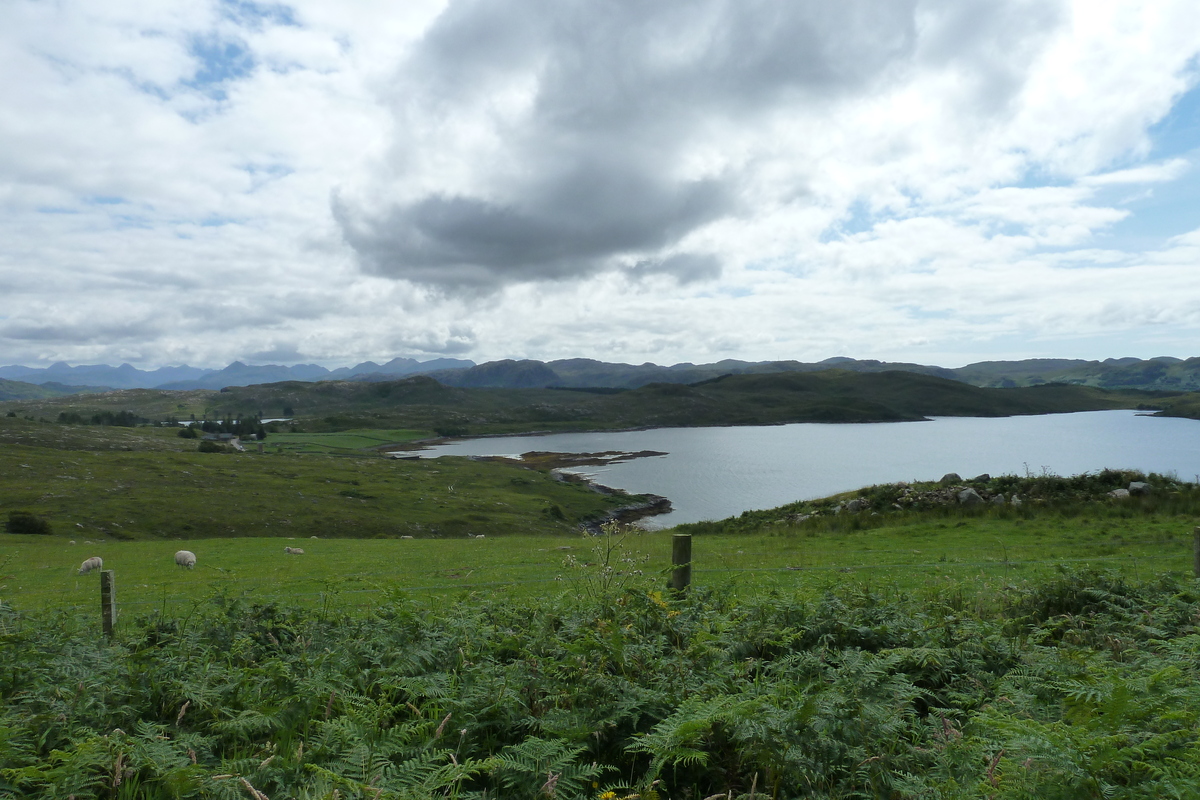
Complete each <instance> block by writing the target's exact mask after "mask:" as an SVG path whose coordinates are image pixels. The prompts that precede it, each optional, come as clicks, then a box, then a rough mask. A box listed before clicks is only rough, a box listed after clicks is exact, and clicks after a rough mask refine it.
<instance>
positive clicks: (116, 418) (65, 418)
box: [58, 411, 150, 428]
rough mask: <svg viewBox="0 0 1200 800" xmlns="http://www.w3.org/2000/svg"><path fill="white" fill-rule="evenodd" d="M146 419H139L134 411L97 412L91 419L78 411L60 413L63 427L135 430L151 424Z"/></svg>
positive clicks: (59, 420) (59, 417)
mask: <svg viewBox="0 0 1200 800" xmlns="http://www.w3.org/2000/svg"><path fill="white" fill-rule="evenodd" d="M149 421H150V420H148V419H146V418H145V417H139V416H138V415H137V414H135V413H133V412H132V411H118V412H116V413H113V412H112V411H97V412H96V413H95V414H92V415H91V416H90V417H85V416H84V415H83V414H80V413H79V412H78V411H60V412H59V414H58V422H59V423H60V424H62V425H112V426H116V427H119V428H133V427H136V426H137V425H139V424H142V423H146V422H149Z"/></svg>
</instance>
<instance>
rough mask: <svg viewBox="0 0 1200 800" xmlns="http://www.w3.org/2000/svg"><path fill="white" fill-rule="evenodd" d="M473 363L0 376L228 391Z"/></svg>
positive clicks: (1, 371)
mask: <svg viewBox="0 0 1200 800" xmlns="http://www.w3.org/2000/svg"><path fill="white" fill-rule="evenodd" d="M473 366H475V362H474V361H465V360H462V359H458V358H435V359H433V360H432V361H423V362H422V361H417V360H416V359H412V358H393V359H392V360H391V361H389V362H387V363H386V364H376V363H375V362H374V361H364V362H363V363H361V364H359V365H357V366H354V367H342V368H340V369H335V370H328V369H326V368H325V367H320V366H317V365H316V364H295V365H293V366H290V367H285V366H280V365H277V364H268V365H265V366H250V365H247V364H243V363H242V362H240V361H235V362H233V363H232V364H230V365H229V366H227V367H225V368H224V369H201V368H199V367H189V366H186V365H185V366H182V367H162V368H160V369H156V370H150V371H146V370H140V369H137V368H136V367H134V366H131V365H129V364H122V365H121V366H119V367H110V366H108V365H105V364H94V365H86V366H78V367H72V366H70V365H68V364H66V363H64V362H59V363H57V364H51V365H50V366H49V367H44V368H38V367H21V366H9V367H0V379H7V380H10V381H21V382H23V383H33V384H38V385H42V386H44V385H46V384H49V383H58V384H61V385H62V386H64V387H75V386H89V387H101V388H98V389H95V390H96V391H104V390H105V388H107V389H224V388H225V387H226V386H254V385H256V384H260V383H278V382H280V381H338V380H354V379H373V380H395V379H396V378H398V377H403V376H405V375H421V374H425V373H427V372H431V371H435V370H446V369H465V368H468V367H473Z"/></svg>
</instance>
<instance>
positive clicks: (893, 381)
mask: <svg viewBox="0 0 1200 800" xmlns="http://www.w3.org/2000/svg"><path fill="white" fill-rule="evenodd" d="M1188 397H1190V395H1181V394H1174V395H1168V394H1163V393H1157V394H1156V393H1145V392H1136V391H1127V390H1108V389H1100V388H1095V387H1086V386H1072V385H1061V384H1051V385H1044V386H1033V387H1019V388H1012V389H992V388H980V387H976V386H971V385H969V384H965V383H962V382H959V381H954V380H949V379H945V378H939V377H935V376H931V375H922V374H919V373H914V372H903V371H891V372H851V371H845V370H824V371H820V372H776V373H767V374H751V375H728V376H723V377H720V378H715V379H712V380H708V381H702V382H699V383H695V384H690V385H686V384H677V383H654V384H649V385H647V386H643V387H640V388H638V389H633V390H627V391H621V390H602V391H579V390H563V389H545V388H539V389H465V388H458V387H450V386H445V385H443V384H440V383H438V382H437V381H435V380H434V379H432V378H429V377H424V376H417V377H410V378H403V379H400V380H396V381H387V382H379V383H365V382H358V381H325V382H320V383H304V382H299V381H289V382H284V383H272V384H264V385H260V386H245V387H230V388H227V389H224V390H222V391H220V392H211V391H190V392H168V391H161V390H150V389H133V390H126V391H121V392H110V393H107V394H103V395H88V396H79V397H69V398H49V399H40V400H31V401H25V402H21V403H8V404H4V406H3V407H4V408H9V409H13V410H14V411H13V413H17V414H18V415H19V416H31V417H33V418H44V419H47V420H54V419H57V418H58V415H59V414H61V413H77V414H79V415H81V416H82V417H84V418H90V416H91V415H92V414H95V413H96V412H98V411H104V410H108V411H113V412H116V411H132V412H133V413H135V414H137V415H138V416H140V417H142V418H145V419H150V420H170V419H188V418H190V417H194V418H195V419H205V418H208V419H217V418H220V417H223V416H227V415H232V416H234V417H240V416H243V415H259V416H262V417H263V418H266V419H270V418H276V417H286V418H293V417H294V418H296V419H297V420H298V421H299V424H300V426H301V427H302V429H303V430H305V431H334V430H348V429H354V428H363V429H406V430H412V431H426V432H428V435H430V436H432V435H434V434H435V433H436V434H441V435H466V434H495V433H513V432H521V431H535V430H602V429H619V428H637V427H660V426H696V425H762V424H778V423H787V422H893V421H901V420H919V419H923V418H925V417H929V416H1007V415H1013V414H1047V413H1058V412H1070V411H1094V410H1102V409H1112V408H1137V407H1146V408H1156V409H1157V408H1161V407H1164V406H1165V405H1166V404H1167V403H1168V401H1170V402H1173V403H1177V404H1178V405H1179V407H1180V408H1183V407H1185V405H1186V404H1185V403H1184V401H1185V400H1186V399H1187V398H1188Z"/></svg>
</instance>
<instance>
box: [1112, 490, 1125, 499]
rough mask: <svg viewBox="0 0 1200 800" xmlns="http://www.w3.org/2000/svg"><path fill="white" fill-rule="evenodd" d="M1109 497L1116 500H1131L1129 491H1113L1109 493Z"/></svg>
mask: <svg viewBox="0 0 1200 800" xmlns="http://www.w3.org/2000/svg"><path fill="white" fill-rule="evenodd" d="M1108 496H1109V497H1111V498H1112V499H1114V500H1126V499H1128V498H1129V490H1128V489H1113V490H1112V491H1111V492H1109V493H1108Z"/></svg>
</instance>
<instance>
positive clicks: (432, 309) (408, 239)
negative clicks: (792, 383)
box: [0, 0, 1200, 368]
mask: <svg viewBox="0 0 1200 800" xmlns="http://www.w3.org/2000/svg"><path fill="white" fill-rule="evenodd" d="M397 6H398V7H391V6H389V5H387V4H379V5H375V4H372V3H366V4H361V5H352V6H347V5H344V4H333V3H331V2H328V0H297V2H290V3H282V4H277V5H272V6H270V7H267V6H258V5H254V4H249V3H230V2H225V1H223V0H202V1H201V2H197V3H194V4H187V5H186V6H179V5H177V4H168V3H158V2H151V3H141V2H133V0H128V1H127V0H112V2H109V3H105V4H103V5H102V6H97V5H95V4H88V3H84V2H82V0H63V2H60V3H56V4H44V3H35V2H26V1H25V0H20V2H15V3H9V4H6V5H4V6H3V7H0V52H2V53H4V56H3V57H2V58H0V112H3V113H0V363H25V364H40V365H48V364H51V363H54V362H59V361H65V362H70V363H75V364H79V363H98V362H106V363H121V362H129V363H131V364H135V365H139V366H143V367H155V366H159V365H166V364H176V365H177V364H185V363H186V364H198V365H201V366H202V367H207V368H218V367H222V366H223V365H225V364H229V363H230V362H231V361H236V360H244V361H283V362H289V363H294V362H310V363H314V364H320V365H324V367H330V366H333V365H338V364H348V363H355V362H356V361H364V360H366V359H370V358H374V357H377V354H379V353H389V354H390V353H404V354H406V355H411V356H413V357H415V358H418V359H421V360H428V359H431V358H436V357H441V356H453V357H457V358H469V359H471V360H473V361H489V360H494V359H499V358H537V359H542V360H546V361H550V360H553V359H558V358H570V357H575V356H589V357H596V358H600V359H603V360H606V361H609V360H611V361H616V360H619V361H629V362H634V363H639V362H641V361H655V362H658V363H674V362H680V361H693V362H710V361H719V360H721V359H724V358H738V359H745V360H750V361H758V360H764V359H798V360H803V361H820V360H822V359H824V358H827V357H829V356H832V355H836V354H841V353H846V354H850V355H853V356H856V357H860V358H879V359H884V360H891V361H913V362H919V363H933V364H966V363H970V362H974V361H980V360H984V359H988V358H1025V357H1031V356H1043V357H1078V358H1088V359H1103V358H1105V357H1108V356H1114V355H1130V354H1132V355H1137V356H1139V357H1143V358H1148V357H1151V356H1156V355H1161V354H1164V353H1167V354H1171V355H1176V356H1190V355H1195V342H1196V341H1200V337H1198V334H1200V270H1198V269H1197V267H1200V171H1198V170H1196V169H1195V162H1196V160H1197V158H1198V156H1200V90H1198V89H1197V88H1196V86H1197V83H1198V82H1200V75H1198V70H1197V64H1198V63H1200V61H1198V59H1200V41H1198V40H1197V38H1196V36H1195V35H1194V14H1195V8H1194V3H1192V2H1184V1H1183V0H1156V1H1155V2H1148V1H1147V2H1138V1H1136V0H1113V2H1106V3H1095V2H1088V1H1087V0H1049V1H1047V0H1037V1H1036V2H1035V1H1034V0H1001V1H1000V2H984V0H957V1H955V2H951V1H950V0H911V1H908V0H905V1H901V2H895V1H894V0H849V1H848V2H843V3H836V4H835V3H826V2H815V1H809V2H794V3H767V2H743V3H734V2H725V1H722V0H701V1H700V2H690V3H683V2H664V3H656V4H650V5H647V4H639V3H634V2H599V0H574V1H573V2H565V3H563V2H550V1H549V0H542V1H541V2H523V3H520V2H514V1H512V0H429V1H428V2H425V1H423V0H422V1H418V0H413V1H412V2H408V3H404V4H397ZM400 6H402V7H400ZM1167 198H1171V200H1170V208H1169V213H1165V212H1164V210H1163V204H1164V203H1167V202H1168V200H1167Z"/></svg>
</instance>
